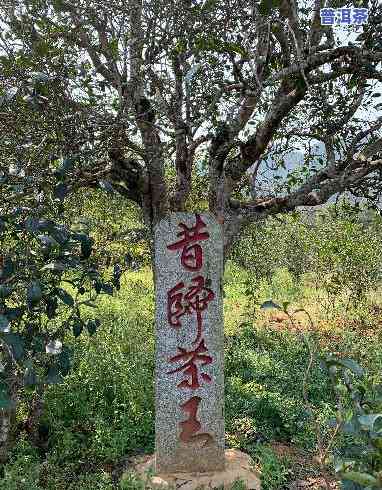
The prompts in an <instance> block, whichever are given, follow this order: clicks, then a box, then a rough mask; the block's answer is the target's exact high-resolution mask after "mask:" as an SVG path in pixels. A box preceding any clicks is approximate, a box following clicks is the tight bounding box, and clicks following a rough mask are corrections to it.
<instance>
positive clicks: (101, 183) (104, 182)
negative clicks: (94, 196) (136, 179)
mask: <svg viewBox="0 0 382 490" xmlns="http://www.w3.org/2000/svg"><path fill="white" fill-rule="evenodd" d="M99 186H100V187H101V189H103V190H104V191H106V192H109V193H110V194H114V193H115V189H114V187H113V186H112V185H111V184H110V182H109V181H107V180H100V181H99Z"/></svg>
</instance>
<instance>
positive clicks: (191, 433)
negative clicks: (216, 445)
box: [179, 396, 213, 446]
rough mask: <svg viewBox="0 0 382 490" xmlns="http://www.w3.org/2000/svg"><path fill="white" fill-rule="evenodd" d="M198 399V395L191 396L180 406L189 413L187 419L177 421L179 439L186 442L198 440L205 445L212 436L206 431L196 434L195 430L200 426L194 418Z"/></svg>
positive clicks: (211, 440) (210, 441)
mask: <svg viewBox="0 0 382 490" xmlns="http://www.w3.org/2000/svg"><path fill="white" fill-rule="evenodd" d="M200 401H201V398H200V396H193V397H192V398H190V399H189V400H188V401H186V403H183V405H181V406H180V407H181V408H182V409H183V411H184V412H186V413H188V414H189V418H188V419H187V420H185V421H184V422H180V423H179V425H180V426H181V428H182V432H181V434H180V440H181V441H183V442H186V443H189V442H199V441H200V442H203V446H207V445H208V444H211V443H212V442H213V438H212V436H211V435H210V434H207V433H206V432H204V433H201V434H196V432H198V431H199V430H200V428H201V424H200V422H199V420H198V419H197V418H196V415H197V411H198V407H199V403H200Z"/></svg>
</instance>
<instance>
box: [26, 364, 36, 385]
mask: <svg viewBox="0 0 382 490" xmlns="http://www.w3.org/2000/svg"><path fill="white" fill-rule="evenodd" d="M36 384H37V376H36V372H35V370H34V369H33V366H32V363H31V362H29V363H28V366H27V368H26V369H25V372H24V385H25V386H34V385H36Z"/></svg>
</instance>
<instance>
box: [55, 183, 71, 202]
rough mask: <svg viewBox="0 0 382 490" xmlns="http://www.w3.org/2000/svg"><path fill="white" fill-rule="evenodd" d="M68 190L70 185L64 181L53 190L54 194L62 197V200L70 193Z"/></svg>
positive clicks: (59, 197)
mask: <svg viewBox="0 0 382 490" xmlns="http://www.w3.org/2000/svg"><path fill="white" fill-rule="evenodd" d="M68 192H69V189H68V186H67V185H66V184H64V183H63V182H60V183H59V184H57V185H56V187H55V188H54V191H53V193H54V196H55V197H57V198H58V199H60V201H63V200H64V199H65V196H66V195H67V194H68Z"/></svg>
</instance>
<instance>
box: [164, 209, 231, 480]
mask: <svg viewBox="0 0 382 490" xmlns="http://www.w3.org/2000/svg"><path fill="white" fill-rule="evenodd" d="M200 217H201V219H202V221H203V222H204V223H205V224H206V226H205V227H204V226H203V227H200V229H199V232H200V233H205V232H207V233H208V234H209V237H208V238H207V239H204V240H200V241H191V242H189V244H188V247H191V248H189V249H188V250H187V249H186V252H184V247H183V246H182V247H180V248H179V249H177V250H169V249H168V248H167V246H168V245H171V244H174V243H178V242H179V241H181V240H182V239H183V238H184V236H185V235H182V234H181V232H182V228H181V227H179V223H183V224H185V225H186V226H187V227H189V228H190V229H191V228H192V227H195V225H196V220H197V217H196V215H195V214H190V213H172V214H170V215H169V216H168V217H167V218H165V219H163V220H161V221H160V222H159V223H158V225H157V226H156V229H155V272H156V288H155V290H156V292H155V294H156V387H155V388H156V404H155V405H156V421H155V431H156V468H155V469H156V472H158V473H174V472H179V471H187V472H195V471H196V472H205V471H214V470H221V469H223V468H224V464H225V458H224V412H223V411H224V379H223V339H224V337H223V306H222V294H221V290H222V272H223V237H222V228H221V225H220V224H219V223H217V222H216V220H215V218H214V217H213V215H211V214H209V213H205V214H201V215H200ZM192 234H193V233H192V232H190V233H188V235H189V236H192ZM195 244H199V245H200V247H201V250H202V255H203V264H202V266H201V267H200V269H199V270H195V271H190V270H186V269H185V268H184V266H182V263H181V258H182V252H183V254H184V253H185V254H186V255H187V254H188V255H190V254H191V255H192V254H194V255H196V252H195V249H193V248H192V247H193V245H195ZM199 251H200V249H199ZM186 263H187V264H188V265H191V266H192V265H195V264H196V261H192V257H191V258H190V257H189V258H188V259H187V260H186ZM196 277H203V280H204V281H205V283H204V285H205V288H206V290H210V291H212V292H213V294H214V298H213V299H210V300H209V301H208V303H207V308H205V309H204V311H201V312H200V314H201V324H202V331H201V335H200V336H199V340H198V341H197V342H196V343H195V340H196V337H197V331H198V329H197V323H198V322H197V315H196V312H195V311H194V310H193V309H192V308H190V307H189V308H188V312H187V311H185V312H184V313H183V314H182V315H181V316H179V317H178V318H177V317H176V312H177V311H178V312H181V311H182V309H183V310H184V306H185V305H186V306H187V300H186V299H185V298H184V296H185V295H186V294H187V292H188V294H190V291H191V292H192V289H190V288H191V287H195V284H196V281H195V278H196ZM192 279H194V282H191V281H192ZM181 282H183V284H184V286H183V287H182V288H181V289H179V290H177V291H176V293H181V294H182V296H181V298H180V299H179V302H178V303H177V304H176V303H173V304H172V305H171V301H170V302H169V299H168V292H169V291H171V289H173V288H174V287H175V286H177V285H179V283H181ZM206 290H205V291H204V292H200V297H203V294H204V296H207V295H208V293H207V291H206ZM194 292H195V290H194ZM173 294H175V293H173ZM192 301H193V302H194V304H195V295H194V299H193V300H192ZM168 303H169V304H170V306H171V308H170V316H171V314H172V317H171V318H172V319H171V321H172V322H173V323H176V322H177V321H178V322H179V324H180V325H179V326H178V327H174V326H172V325H171V324H170V320H169V313H168ZM188 304H189V303H188ZM177 308H178V309H177ZM171 312H172V313H171ZM202 340H204V345H205V347H206V349H208V351H205V352H201V353H200V355H201V356H209V358H211V359H210V360H212V362H209V363H206V364H205V365H202V364H203V360H205V359H206V358H198V359H196V358H194V368H195V367H196V368H197V378H195V369H194V377H192V373H191V370H192V366H190V364H188V367H189V368H190V370H189V372H188V373H187V371H186V369H187V366H185V367H184V369H179V370H178V371H177V372H173V373H171V374H169V372H170V371H174V370H176V369H178V368H180V367H181V366H182V365H183V366H184V365H185V364H186V363H187V362H189V363H190V357H187V356H185V357H184V358H183V360H182V359H178V360H173V362H170V359H171V358H173V357H174V356H176V355H179V354H181V351H180V348H182V349H185V351H183V352H191V351H195V350H196V348H197V347H198V346H200V342H201V341H202ZM202 373H203V374H204V378H202V376H201V375H202ZM209 378H210V381H208V379H209ZM195 379H197V380H198V382H197V383H195V382H192V380H195ZM181 383H183V387H178V386H177V385H179V384H181ZM196 384H197V385H198V386H197V387H195V385H196ZM189 385H194V386H193V387H190V386H189ZM191 399H193V400H194V402H195V404H194V405H193V407H194V409H195V406H196V407H197V408H196V412H195V410H194V412H193V413H194V414H195V413H196V421H194V422H193V429H192V430H191V431H190V430H188V432H187V430H186V429H187V424H190V422H189V421H190V419H191V418H192V415H191V411H192V410H191V409H190V408H188V411H187V406H186V407H184V408H182V405H184V404H185V403H187V402H189V403H190V400H191ZM196 400H197V402H196ZM182 422H183V425H181V424H182ZM188 429H189V427H188ZM186 433H188V436H189V437H188V438H187V434H186ZM185 434H186V435H185Z"/></svg>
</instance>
